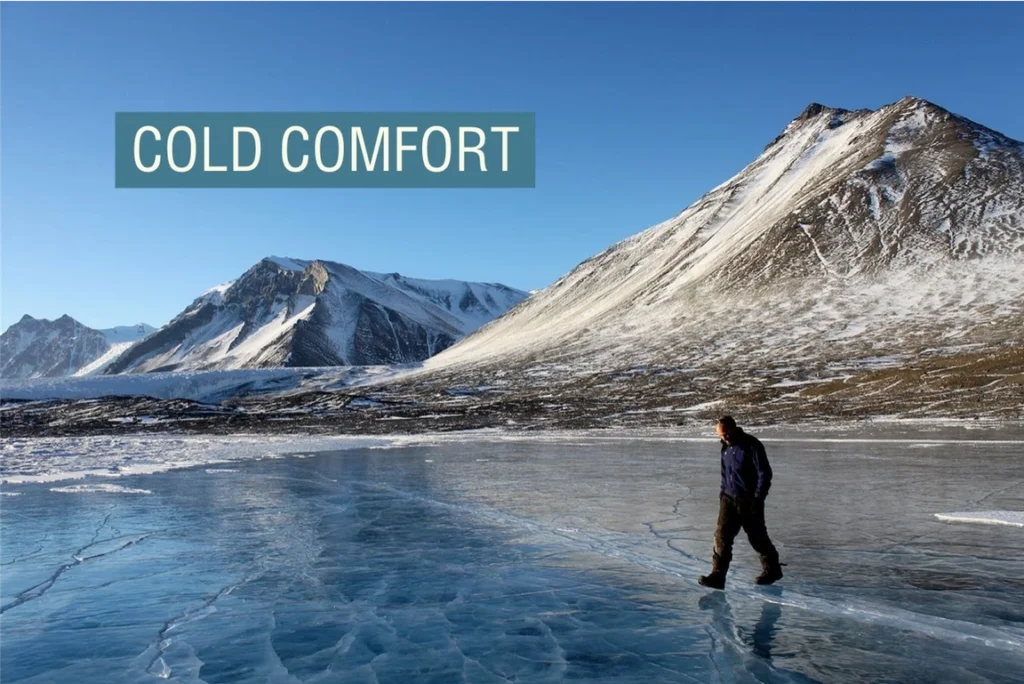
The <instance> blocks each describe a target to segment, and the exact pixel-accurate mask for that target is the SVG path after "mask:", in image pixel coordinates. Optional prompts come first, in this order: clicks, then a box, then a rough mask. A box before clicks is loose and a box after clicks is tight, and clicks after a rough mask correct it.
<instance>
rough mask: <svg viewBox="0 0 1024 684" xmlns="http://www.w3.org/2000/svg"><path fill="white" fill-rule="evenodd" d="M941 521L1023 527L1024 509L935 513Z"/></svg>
mask: <svg viewBox="0 0 1024 684" xmlns="http://www.w3.org/2000/svg"><path fill="white" fill-rule="evenodd" d="M935 517H936V518H938V519H939V520H942V521H943V522H959V523H976V524H981V525H1010V526H1012V527H1024V511H975V512H972V513H961V512H956V513H936V514H935Z"/></svg>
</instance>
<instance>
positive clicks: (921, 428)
mask: <svg viewBox="0 0 1024 684" xmlns="http://www.w3.org/2000/svg"><path fill="white" fill-rule="evenodd" d="M978 423H979V421H930V422H927V423H924V422H921V421H896V420H885V421H880V422H879V423H871V422H867V421H862V422H858V423H833V424H791V425H775V426H771V427H757V426H751V427H750V428H749V429H750V430H751V431H752V432H754V433H755V434H757V436H758V437H759V438H760V439H761V440H762V441H763V442H765V443H767V444H772V443H786V442H790V443H794V442H819V443H823V444H873V443H877V444H905V445H907V447H908V448H923V447H937V446H941V445H957V444H963V445H968V444H979V443H986V444H1024V435H1022V432H1021V426H1020V425H1018V424H1015V423H1007V422H1005V421H1004V422H988V421H986V422H985V423H984V424H982V425H979V424H978ZM872 427H884V428H885V431H886V433H888V434H887V435H886V436H872V435H871V434H870V429H871V428H872ZM899 427H903V428H906V433H905V434H899V433H897V434H893V433H894V432H896V430H894V428H899ZM950 428H954V429H955V428H959V429H961V430H963V431H965V432H966V431H971V432H973V431H974V430H975V429H977V430H982V429H983V430H984V431H985V434H987V435H993V438H990V439H974V438H973V437H974V435H971V434H964V435H962V436H961V437H959V438H949V437H946V436H944V437H932V436H929V431H930V430H946V431H948V430H949V429H950ZM844 433H845V434H844ZM622 440H633V441H643V442H667V443H672V442H678V443H683V442H707V443H708V444H709V445H712V444H714V443H715V442H716V441H717V438H716V437H715V436H714V435H713V434H712V432H711V429H710V428H708V429H706V430H705V429H704V428H703V427H697V426H685V427H683V426H681V427H679V428H676V429H669V428H630V429H614V430H609V429H585V430H567V429H560V430H548V431H530V432H523V431H517V430H512V429H500V428H487V429H480V430H464V431H452V432H434V433H431V432H424V433H417V434H398V433H395V434H383V435H369V434H367V435H301V434H298V435H293V434H269V435H268V434H244V433H243V434H236V435H174V434H145V433H137V434H130V433H129V434H119V435H99V436H83V437H24V438H22V437H18V438H5V439H0V484H3V485H17V484H26V483H33V482H60V481H65V480H81V479H86V478H90V477H100V478H113V477H123V476H128V475H140V474H148V473H156V472H164V471H167V470H176V469H181V468H191V467H196V466H212V465H218V464H225V463H232V462H237V461H249V460H261V459H266V458H285V457H288V456H296V455H301V454H304V453H311V452H324V451H341V450H348V449H360V448H370V449H400V448H405V447H413V446H436V445H441V444H453V443H467V442H482V443H508V442H533V443H536V442H552V443H563V444H564V443H567V442H595V443H605V442H614V441H622Z"/></svg>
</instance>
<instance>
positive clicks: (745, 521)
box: [712, 492, 779, 576]
mask: <svg viewBox="0 0 1024 684" xmlns="http://www.w3.org/2000/svg"><path fill="white" fill-rule="evenodd" d="M741 529H742V530H744V531H745V532H746V533H747V539H749V540H750V545H751V546H753V547H754V551H756V552H757V554H758V555H759V556H760V557H761V568H762V569H763V570H765V571H766V572H767V571H768V570H769V569H770V568H776V567H778V565H779V552H778V551H776V550H775V546H774V545H773V544H772V540H771V539H769V538H768V530H767V528H766V527H765V524H764V499H733V498H732V497H730V496H729V495H727V494H726V493H725V492H722V494H721V496H720V497H719V505H718V527H717V528H716V529H715V551H714V557H713V565H712V571H713V572H715V573H721V574H722V575H723V576H724V575H725V573H727V572H728V571H729V564H730V563H731V562H732V543H733V540H735V539H736V535H737V534H739V533H740V530H741Z"/></svg>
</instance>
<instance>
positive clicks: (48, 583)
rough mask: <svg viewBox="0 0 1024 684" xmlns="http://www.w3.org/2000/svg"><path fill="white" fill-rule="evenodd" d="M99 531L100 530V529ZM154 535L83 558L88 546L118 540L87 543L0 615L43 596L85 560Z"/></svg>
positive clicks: (144, 536) (109, 552)
mask: <svg viewBox="0 0 1024 684" xmlns="http://www.w3.org/2000/svg"><path fill="white" fill-rule="evenodd" d="M100 529H102V527H101V528H100ZM97 534H98V533H97ZM154 534H156V532H148V533H146V534H143V535H138V536H136V537H135V538H134V539H132V540H131V541H129V542H128V543H126V544H122V545H121V546H119V547H117V548H115V549H111V550H110V551H104V552H103V553H97V554H95V555H92V556H83V555H82V554H83V553H85V550H86V549H88V548H89V547H90V546H95V545H96V544H102V543H105V542H108V541H114V540H116V539H118V538H117V537H115V538H113V539H101V540H100V541H91V542H89V543H88V544H86V545H85V546H83V547H82V548H80V549H78V551H76V552H75V553H73V554H72V555H71V558H72V560H73V562H71V563H63V564H61V566H60V567H58V568H57V570H55V571H54V573H53V574H52V575H50V576H49V577H48V578H46V579H45V580H43V581H42V582H40V583H39V584H36V585H35V586H32V587H29V588H28V589H26V590H24V591H23V592H21V593H20V594H18V595H17V596H15V597H14V600H12V601H10V602H9V603H7V604H5V605H3V606H0V614H3V613H6V612H7V611H8V610H10V609H11V608H17V607H18V606H20V605H22V604H23V603H26V602H28V601H32V600H34V599H37V598H39V597H41V596H43V595H44V594H45V593H46V592H47V591H49V590H50V587H52V586H53V585H54V583H55V582H56V581H57V580H58V579H59V578H60V576H61V575H63V574H64V573H65V572H67V571H68V570H70V569H71V568H73V567H75V566H76V565H79V564H80V563H84V562H85V561H87V560H92V559H94V558H103V557H104V556H109V555H110V554H113V553H117V552H118V551H123V550H124V549H127V548H128V547H131V546H134V545H136V544H138V543H139V542H141V541H142V540H143V539H146V538H147V537H150V536H152V535H154ZM126 536H128V535H126ZM132 536H134V535H132ZM122 538H123V537H122ZM93 539H94V540H95V539H96V535H94V536H93Z"/></svg>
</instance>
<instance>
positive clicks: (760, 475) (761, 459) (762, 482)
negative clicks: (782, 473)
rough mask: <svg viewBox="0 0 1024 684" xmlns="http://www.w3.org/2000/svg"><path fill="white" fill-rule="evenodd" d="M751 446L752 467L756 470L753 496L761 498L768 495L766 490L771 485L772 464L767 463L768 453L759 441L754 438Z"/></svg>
mask: <svg viewBox="0 0 1024 684" xmlns="http://www.w3.org/2000/svg"><path fill="white" fill-rule="evenodd" d="M752 446H753V447H754V448H753V452H754V468H755V469H756V470H757V488H756V489H754V498H755V499H763V498H765V497H766V496H768V490H769V489H771V487H772V466H771V464H770V463H768V454H767V452H765V450H764V445H763V444H761V442H760V441H758V440H756V439H755V440H754V441H753V444H752Z"/></svg>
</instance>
